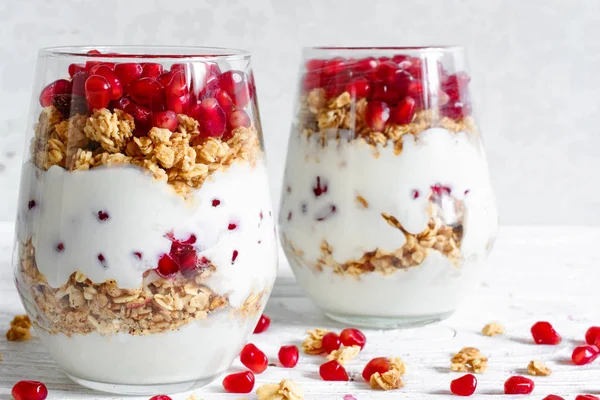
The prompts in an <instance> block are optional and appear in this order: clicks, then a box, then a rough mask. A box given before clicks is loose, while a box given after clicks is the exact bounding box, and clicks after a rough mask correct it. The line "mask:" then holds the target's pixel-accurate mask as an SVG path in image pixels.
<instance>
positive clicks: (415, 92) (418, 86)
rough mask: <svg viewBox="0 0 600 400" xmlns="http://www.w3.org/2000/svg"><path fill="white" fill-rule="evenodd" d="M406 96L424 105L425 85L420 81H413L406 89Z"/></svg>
mask: <svg viewBox="0 0 600 400" xmlns="http://www.w3.org/2000/svg"><path fill="white" fill-rule="evenodd" d="M406 94H407V95H408V96H410V97H412V98H413V99H415V100H416V101H418V102H419V104H422V103H423V84H422V83H421V82H420V81H411V82H410V83H409V84H408V86H407V88H406Z"/></svg>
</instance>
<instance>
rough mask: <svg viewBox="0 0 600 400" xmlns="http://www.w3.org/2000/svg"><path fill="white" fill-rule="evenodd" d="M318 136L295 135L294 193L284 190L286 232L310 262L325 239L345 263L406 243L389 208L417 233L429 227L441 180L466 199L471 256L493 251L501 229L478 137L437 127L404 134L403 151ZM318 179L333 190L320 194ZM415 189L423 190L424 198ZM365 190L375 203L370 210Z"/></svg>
mask: <svg viewBox="0 0 600 400" xmlns="http://www.w3.org/2000/svg"><path fill="white" fill-rule="evenodd" d="M344 133H345V134H348V132H344ZM316 139H317V138H316V137H313V138H311V139H306V138H305V137H300V136H293V137H292V138H291V139H290V145H289V151H288V160H287V169H286V174H285V182H284V188H285V187H289V188H290V191H289V193H288V192H287V191H286V190H285V189H284V194H283V198H282V205H281V212H280V224H281V228H282V229H281V230H282V232H283V233H285V235H286V236H287V238H288V239H289V240H290V241H291V242H292V244H293V245H294V247H295V248H297V249H299V250H301V251H303V252H304V255H303V258H304V259H305V260H306V261H308V262H312V263H314V262H316V260H317V259H318V258H319V256H320V245H321V241H322V240H323V239H326V240H327V242H328V243H329V244H330V245H331V247H332V248H333V258H334V259H335V260H336V261H338V262H341V263H343V262H346V261H349V260H352V259H357V258H360V257H361V256H362V255H363V254H364V253H365V252H368V251H373V250H375V249H378V248H379V249H381V250H385V251H394V250H397V249H399V248H400V247H402V246H403V245H404V243H405V241H406V238H405V236H404V234H403V233H402V231H400V230H399V229H396V228H394V227H392V226H390V225H389V224H388V223H387V222H386V221H385V220H384V219H383V218H382V217H381V213H383V212H385V213H388V214H390V215H393V216H394V217H396V218H397V219H398V221H399V222H400V224H401V225H402V226H403V227H404V229H406V230H407V231H408V232H410V233H413V234H417V233H420V232H422V231H424V230H425V228H426V226H427V223H428V220H429V214H428V212H427V206H428V197H429V194H430V193H431V187H432V186H434V185H443V186H446V187H449V188H451V193H452V197H454V198H455V199H457V200H464V205H465V218H464V224H463V228H464V235H463V240H462V245H461V252H462V254H463V256H464V257H465V258H469V257H479V256H482V255H484V254H485V252H486V245H487V244H488V242H489V241H490V239H491V238H493V236H494V234H495V231H496V228H497V215H496V208H495V202H494V197H493V194H492V189H491V185H490V179H489V174H488V169H487V160H486V158H485V153H484V152H483V149H482V147H481V144H480V141H479V138H478V137H473V136H470V135H469V134H467V133H466V132H459V133H452V132H449V131H448V130H446V129H443V128H431V129H427V130H425V131H423V132H421V133H420V134H419V135H418V137H417V138H415V137H414V136H413V135H404V136H403V137H402V140H403V149H402V152H401V153H400V154H399V155H395V154H394V152H393V147H392V146H388V147H383V146H382V145H378V147H377V149H375V148H374V147H373V146H370V145H368V144H367V143H365V142H364V141H352V142H350V143H347V142H342V143H341V144H340V145H337V142H336V141H335V139H331V140H329V142H328V144H327V146H326V147H322V145H321V144H319V143H318V142H317V140H316ZM375 153H378V156H375V155H374V154H375ZM317 177H320V180H321V184H326V185H327V192H325V193H323V194H322V195H320V196H315V194H314V192H313V187H315V186H316V179H317ZM415 191H418V193H419V196H418V197H417V198H416V199H415V198H413V197H414V193H415ZM467 191H468V192H467ZM465 192H467V193H466V194H465ZM357 196H362V197H363V198H364V199H365V200H366V201H367V202H368V207H367V208H365V207H364V206H362V205H361V204H360V203H359V202H358V201H357ZM331 206H335V213H330V215H329V216H327V214H328V212H329V210H331ZM444 211H445V212H446V218H448V219H450V221H447V223H448V224H454V223H456V222H457V221H456V220H452V219H453V216H452V212H451V211H452V210H449V209H446V210H444ZM290 213H291V218H289V216H290ZM288 218H289V220H288ZM318 219H322V220H321V221H319V220H318Z"/></svg>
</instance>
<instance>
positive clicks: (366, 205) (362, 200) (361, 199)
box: [356, 196, 369, 208]
mask: <svg viewBox="0 0 600 400" xmlns="http://www.w3.org/2000/svg"><path fill="white" fill-rule="evenodd" d="M356 201H358V203H359V204H360V205H361V206H362V207H363V208H369V203H368V202H367V200H365V198H364V197H362V196H356Z"/></svg>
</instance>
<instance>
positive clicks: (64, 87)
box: [40, 79, 72, 107]
mask: <svg viewBox="0 0 600 400" xmlns="http://www.w3.org/2000/svg"><path fill="white" fill-rule="evenodd" d="M71 90H72V85H71V82H69V81H68V80H66V79H59V80H57V81H54V82H52V83H51V84H49V85H48V86H46V87H45V88H44V89H42V92H41V93H40V104H41V105H42V107H48V106H51V105H52V99H53V98H54V96H56V95H59V94H70V93H71Z"/></svg>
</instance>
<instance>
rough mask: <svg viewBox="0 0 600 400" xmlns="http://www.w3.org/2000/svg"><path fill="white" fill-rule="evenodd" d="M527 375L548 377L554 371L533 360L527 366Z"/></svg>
mask: <svg viewBox="0 0 600 400" xmlns="http://www.w3.org/2000/svg"><path fill="white" fill-rule="evenodd" d="M527 373H528V374H529V375H534V376H548V375H550V374H552V370H551V369H550V368H548V367H547V366H546V364H544V363H543V362H541V361H539V360H532V361H530V362H529V365H527Z"/></svg>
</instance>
